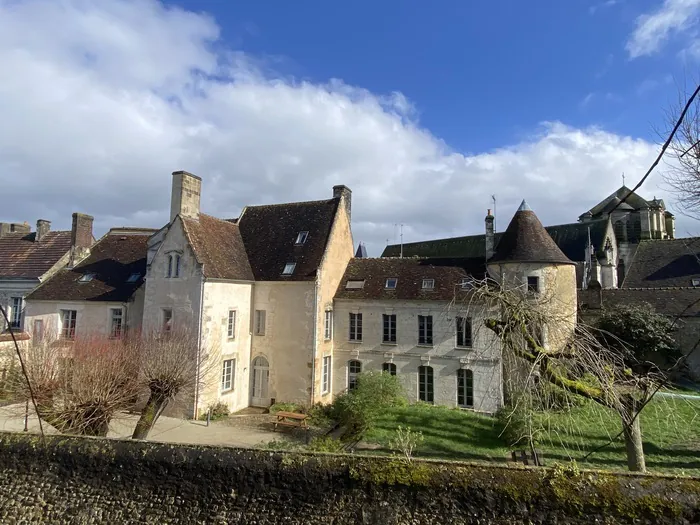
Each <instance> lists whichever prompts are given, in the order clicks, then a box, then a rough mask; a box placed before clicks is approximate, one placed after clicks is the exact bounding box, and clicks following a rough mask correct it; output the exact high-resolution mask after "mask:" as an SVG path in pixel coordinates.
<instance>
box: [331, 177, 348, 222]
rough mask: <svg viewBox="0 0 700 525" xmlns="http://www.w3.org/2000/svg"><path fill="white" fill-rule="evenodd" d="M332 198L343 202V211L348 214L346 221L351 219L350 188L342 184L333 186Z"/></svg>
mask: <svg viewBox="0 0 700 525" xmlns="http://www.w3.org/2000/svg"><path fill="white" fill-rule="evenodd" d="M333 198H334V199H342V200H343V201H344V203H345V211H346V212H347V214H348V221H349V220H350V219H351V217H352V214H351V211H352V190H351V189H350V188H348V187H347V186H345V185H344V184H339V185H337V186H333Z"/></svg>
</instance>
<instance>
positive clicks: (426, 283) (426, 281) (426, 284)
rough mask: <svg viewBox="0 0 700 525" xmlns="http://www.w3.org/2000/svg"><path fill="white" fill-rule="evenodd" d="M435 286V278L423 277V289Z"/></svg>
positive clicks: (430, 288)
mask: <svg viewBox="0 0 700 525" xmlns="http://www.w3.org/2000/svg"><path fill="white" fill-rule="evenodd" d="M433 288H435V279H423V290H432V289H433Z"/></svg>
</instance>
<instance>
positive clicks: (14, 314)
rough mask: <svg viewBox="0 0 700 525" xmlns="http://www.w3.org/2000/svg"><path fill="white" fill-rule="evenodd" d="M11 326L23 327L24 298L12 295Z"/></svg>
mask: <svg viewBox="0 0 700 525" xmlns="http://www.w3.org/2000/svg"><path fill="white" fill-rule="evenodd" d="M10 327H11V328H22V298H21V297H10Z"/></svg>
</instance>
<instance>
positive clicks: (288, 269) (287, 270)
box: [282, 263, 297, 275]
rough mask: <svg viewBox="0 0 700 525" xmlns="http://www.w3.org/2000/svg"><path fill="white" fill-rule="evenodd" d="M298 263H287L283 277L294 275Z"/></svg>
mask: <svg viewBox="0 0 700 525" xmlns="http://www.w3.org/2000/svg"><path fill="white" fill-rule="evenodd" d="M296 266H297V263H287V264H285V265H284V270H282V275H292V274H293V273H294V268H296Z"/></svg>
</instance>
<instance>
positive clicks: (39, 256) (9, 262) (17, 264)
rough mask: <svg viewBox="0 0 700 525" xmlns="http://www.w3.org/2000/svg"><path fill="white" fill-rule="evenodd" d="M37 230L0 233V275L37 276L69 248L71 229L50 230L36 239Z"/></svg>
mask: <svg viewBox="0 0 700 525" xmlns="http://www.w3.org/2000/svg"><path fill="white" fill-rule="evenodd" d="M35 235H36V233H30V234H22V233H10V234H7V235H3V236H2V237H0V279H3V278H11V279H17V278H24V279H38V278H39V277H41V276H42V275H44V274H45V273H46V272H47V271H49V270H50V269H51V268H53V266H54V265H55V264H56V263H57V262H58V261H59V260H60V259H61V257H63V256H64V255H65V254H66V253H68V252H69V251H70V245H71V233H70V232H69V231H51V232H48V233H47V234H46V236H45V237H44V238H43V239H42V240H41V241H39V242H34V236H35Z"/></svg>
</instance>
